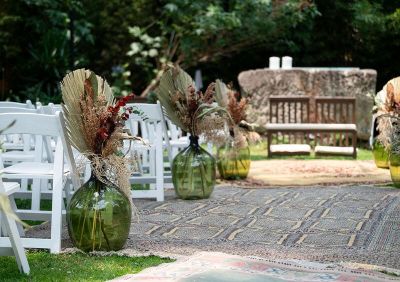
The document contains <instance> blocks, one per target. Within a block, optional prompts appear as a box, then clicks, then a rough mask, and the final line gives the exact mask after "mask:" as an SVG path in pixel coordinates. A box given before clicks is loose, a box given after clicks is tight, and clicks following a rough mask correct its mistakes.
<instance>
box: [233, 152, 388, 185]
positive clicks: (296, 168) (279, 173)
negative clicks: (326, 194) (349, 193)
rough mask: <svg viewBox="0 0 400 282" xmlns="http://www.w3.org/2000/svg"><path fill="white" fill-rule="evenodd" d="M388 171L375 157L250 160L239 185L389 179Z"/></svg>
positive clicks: (356, 181)
mask: <svg viewBox="0 0 400 282" xmlns="http://www.w3.org/2000/svg"><path fill="white" fill-rule="evenodd" d="M390 181H391V179H390V173H389V170H387V169H378V168H377V167H376V166H375V163H374V161H355V160H326V159H324V160H322V159H321V160H265V161H253V162H252V163H251V169H250V174H249V178H248V180H247V181H242V182H238V183H237V184H238V185H239V186H241V187H242V186H250V187H254V186H258V187H265V186H266V185H268V186H288V185H290V186H304V185H316V184H324V185H326V184H349V183H352V184H355V183H370V184H372V183H388V182H390Z"/></svg>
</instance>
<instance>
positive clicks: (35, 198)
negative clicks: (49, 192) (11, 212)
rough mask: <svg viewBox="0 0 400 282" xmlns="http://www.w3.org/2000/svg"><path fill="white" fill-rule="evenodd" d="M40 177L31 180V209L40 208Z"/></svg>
mask: <svg viewBox="0 0 400 282" xmlns="http://www.w3.org/2000/svg"><path fill="white" fill-rule="evenodd" d="M40 182H41V181H40V179H38V178H34V179H33V182H32V205H31V209H32V210H40Z"/></svg>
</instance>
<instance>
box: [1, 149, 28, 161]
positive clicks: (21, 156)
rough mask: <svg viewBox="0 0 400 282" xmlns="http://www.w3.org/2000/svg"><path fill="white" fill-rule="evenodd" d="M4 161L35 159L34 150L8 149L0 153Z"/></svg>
mask: <svg viewBox="0 0 400 282" xmlns="http://www.w3.org/2000/svg"><path fill="white" fill-rule="evenodd" d="M1 158H2V159H3V161H5V162H29V161H33V160H34V159H35V152H24V151H8V152H5V153H2V154H1Z"/></svg>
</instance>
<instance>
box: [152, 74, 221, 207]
mask: <svg viewBox="0 0 400 282" xmlns="http://www.w3.org/2000/svg"><path fill="white" fill-rule="evenodd" d="M214 87H215V84H214V83H212V84H210V85H209V86H208V87H207V89H206V91H205V92H204V93H202V92H201V91H198V90H196V89H195V86H194V82H193V79H192V78H191V77H190V76H189V75H188V74H187V73H186V72H185V71H183V70H182V69H180V68H179V67H174V66H169V67H168V69H166V70H165V72H164V74H163V75H162V77H161V80H160V84H159V86H158V88H157V90H156V93H157V97H158V99H159V100H160V103H161V105H162V106H163V107H164V111H165V114H166V116H167V117H168V118H169V119H170V120H171V121H172V122H173V123H174V124H175V125H177V126H178V127H180V128H181V129H182V130H183V131H185V132H187V133H189V134H190V137H189V138H190V141H191V143H190V145H189V147H187V148H186V149H184V150H183V151H181V152H180V153H179V154H178V155H177V156H176V157H175V158H174V160H173V164H172V179H173V183H174V187H175V191H176V193H177V195H178V196H179V197H180V198H182V199H198V198H208V197H209V196H210V195H211V193H212V191H213V189H214V185H215V160H214V158H213V157H212V156H211V155H210V154H209V153H208V152H206V151H205V150H203V149H202V148H201V147H200V146H199V144H198V139H199V136H200V135H202V136H203V137H204V139H205V140H208V141H213V142H221V139H223V140H225V138H226V137H225V134H224V128H225V120H226V119H227V118H228V114H227V112H226V110H225V109H224V108H221V107H219V106H218V105H216V103H214V101H215V100H214V92H215V91H214Z"/></svg>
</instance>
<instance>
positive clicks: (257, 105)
mask: <svg viewBox="0 0 400 282" xmlns="http://www.w3.org/2000/svg"><path fill="white" fill-rule="evenodd" d="M238 80H239V84H240V86H241V88H242V91H243V92H244V93H245V94H246V95H248V96H250V109H249V111H248V113H249V114H248V117H249V121H251V122H256V123H258V124H260V125H265V124H266V123H267V122H268V120H267V119H268V110H269V107H268V106H269V105H268V97H269V96H273V95H274V96H285V95H290V96H310V97H316V96H339V97H340V96H342V97H356V115H357V130H358V136H359V138H360V139H363V140H368V138H369V135H370V131H371V118H372V113H371V110H372V107H373V95H375V93H376V89H375V87H376V71H375V70H370V69H358V68H354V69H345V68H342V69H340V68H337V69H328V68H327V69H324V68H293V69H291V70H270V69H257V70H249V71H244V72H241V73H240V74H239V77H238Z"/></svg>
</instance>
